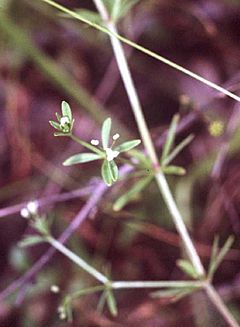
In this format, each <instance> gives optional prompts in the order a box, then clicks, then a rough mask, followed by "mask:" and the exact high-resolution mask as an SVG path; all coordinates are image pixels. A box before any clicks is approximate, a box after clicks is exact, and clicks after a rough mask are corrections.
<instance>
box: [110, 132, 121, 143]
mask: <svg viewBox="0 0 240 327" xmlns="http://www.w3.org/2000/svg"><path fill="white" fill-rule="evenodd" d="M119 137H120V135H119V134H118V133H117V134H114V135H113V137H112V138H113V141H116V140H117V139H119Z"/></svg>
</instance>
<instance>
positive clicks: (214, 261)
mask: <svg viewBox="0 0 240 327" xmlns="http://www.w3.org/2000/svg"><path fill="white" fill-rule="evenodd" d="M233 242H234V237H233V236H229V237H228V239H227V240H226V242H225V243H224V245H223V247H222V249H221V250H220V251H219V253H217V254H216V255H215V257H213V258H212V260H211V261H212V262H211V265H210V269H209V276H210V277H212V276H213V274H214V273H215V271H216V270H217V269H218V267H219V265H220V263H221V262H222V260H223V258H224V257H225V255H226V254H227V252H228V251H229V249H230V248H231V246H232V244H233ZM215 247H216V246H215ZM214 252H215V253H216V252H217V250H214Z"/></svg>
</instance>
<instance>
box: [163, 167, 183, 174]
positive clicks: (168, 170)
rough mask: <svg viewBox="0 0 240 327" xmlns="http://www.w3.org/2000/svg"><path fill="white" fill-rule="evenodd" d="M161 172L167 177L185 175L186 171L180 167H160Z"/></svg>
mask: <svg viewBox="0 0 240 327" xmlns="http://www.w3.org/2000/svg"><path fill="white" fill-rule="evenodd" d="M162 171H163V172H164V174H167V175H180V176H182V175H185V174H186V170H185V169H184V168H183V167H180V166H167V167H164V166H163V167H162Z"/></svg>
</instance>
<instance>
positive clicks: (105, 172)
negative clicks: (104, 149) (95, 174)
mask: <svg viewBox="0 0 240 327" xmlns="http://www.w3.org/2000/svg"><path fill="white" fill-rule="evenodd" d="M101 172H102V178H103V180H104V182H105V184H107V186H111V185H112V183H113V180H112V173H111V171H110V169H109V164H108V161H107V160H104V161H103V164H102V169H101Z"/></svg>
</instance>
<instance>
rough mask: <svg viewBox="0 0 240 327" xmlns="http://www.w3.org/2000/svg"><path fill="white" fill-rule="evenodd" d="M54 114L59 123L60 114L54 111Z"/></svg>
mask: <svg viewBox="0 0 240 327" xmlns="http://www.w3.org/2000/svg"><path fill="white" fill-rule="evenodd" d="M55 115H56V117H57V120H58V121H59V123H60V121H61V116H60V115H59V113H58V112H56V113H55Z"/></svg>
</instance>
